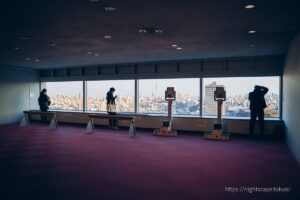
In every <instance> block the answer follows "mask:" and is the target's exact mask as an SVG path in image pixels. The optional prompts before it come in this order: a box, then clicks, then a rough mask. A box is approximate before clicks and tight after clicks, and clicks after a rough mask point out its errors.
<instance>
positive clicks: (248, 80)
mask: <svg viewBox="0 0 300 200" xmlns="http://www.w3.org/2000/svg"><path fill="white" fill-rule="evenodd" d="M255 85H261V86H265V87H267V88H269V92H268V93H267V94H266V95H265V100H266V103H267V108H266V109H265V117H268V118H278V117H279V116H280V114H279V111H280V108H279V107H280V94H279V92H280V90H279V88H280V78H279V77H278V76H275V77H274V76H272V77H234V78H203V115H204V116H216V114H217V103H216V102H215V101H214V99H213V96H214V95H213V94H214V91H215V88H216V87H217V86H224V87H225V90H226V94H227V99H226V102H224V103H223V109H222V113H223V116H228V117H249V116H250V110H249V104H250V102H249V101H248V94H249V92H251V91H253V89H254V86H255Z"/></svg>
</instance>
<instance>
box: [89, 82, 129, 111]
mask: <svg viewBox="0 0 300 200" xmlns="http://www.w3.org/2000/svg"><path fill="white" fill-rule="evenodd" d="M111 87H114V88H115V89H116V91H115V94H114V95H117V99H116V107H117V112H134V80H117V81H87V110H88V111H97V112H106V93H107V92H108V91H109V89H110V88H111Z"/></svg>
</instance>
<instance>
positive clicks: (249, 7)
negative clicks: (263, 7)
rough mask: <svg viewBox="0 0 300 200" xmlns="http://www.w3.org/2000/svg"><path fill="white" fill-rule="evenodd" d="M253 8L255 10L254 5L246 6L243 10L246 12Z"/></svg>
mask: <svg viewBox="0 0 300 200" xmlns="http://www.w3.org/2000/svg"><path fill="white" fill-rule="evenodd" d="M253 8H255V5H254V4H247V5H245V9H246V10H251V9H253Z"/></svg>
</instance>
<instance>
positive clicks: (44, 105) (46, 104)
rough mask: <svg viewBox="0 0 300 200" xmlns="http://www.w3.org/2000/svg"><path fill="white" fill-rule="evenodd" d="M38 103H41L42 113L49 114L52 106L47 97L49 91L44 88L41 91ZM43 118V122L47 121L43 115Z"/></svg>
mask: <svg viewBox="0 0 300 200" xmlns="http://www.w3.org/2000/svg"><path fill="white" fill-rule="evenodd" d="M38 101H39V106H40V110H41V111H42V112H47V111H48V110H49V106H50V104H51V101H50V98H49V96H48V95H47V89H45V88H44V89H43V90H42V91H41V93H40V96H39V99H38ZM41 117H42V120H43V121H46V120H47V116H44V115H42V116H41Z"/></svg>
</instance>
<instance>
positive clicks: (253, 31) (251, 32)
mask: <svg viewBox="0 0 300 200" xmlns="http://www.w3.org/2000/svg"><path fill="white" fill-rule="evenodd" d="M248 33H250V34H253V33H256V30H249V31H248Z"/></svg>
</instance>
